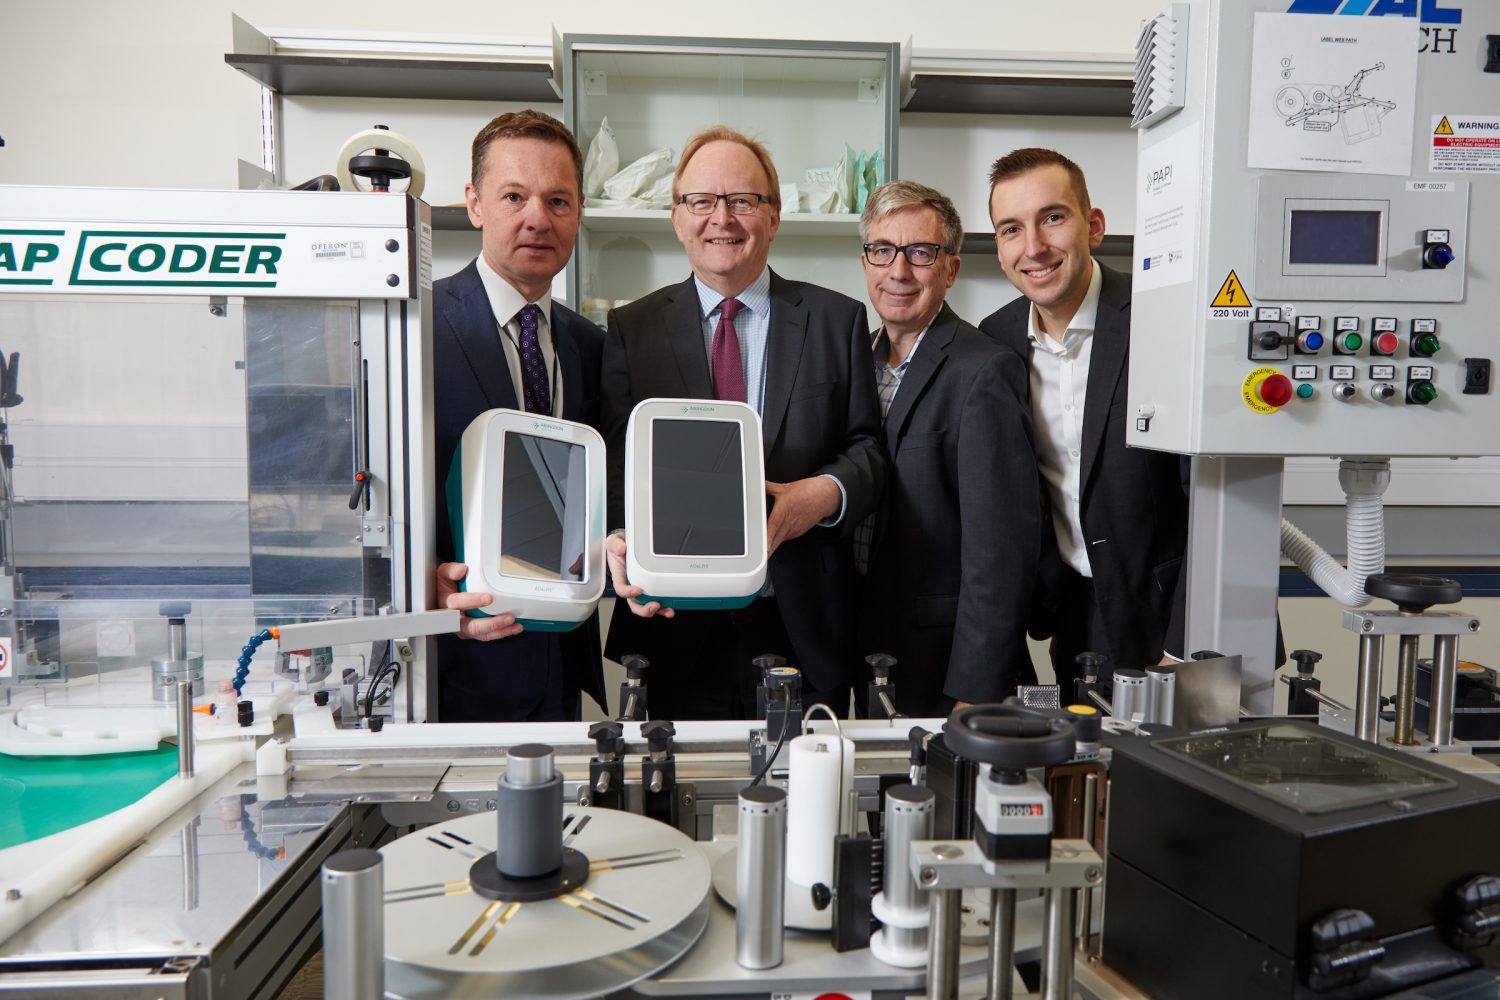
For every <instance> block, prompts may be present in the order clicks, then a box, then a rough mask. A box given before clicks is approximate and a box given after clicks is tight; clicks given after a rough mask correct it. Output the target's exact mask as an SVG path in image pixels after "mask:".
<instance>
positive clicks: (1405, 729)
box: [1391, 635, 1418, 747]
mask: <svg viewBox="0 0 1500 1000" xmlns="http://www.w3.org/2000/svg"><path fill="white" fill-rule="evenodd" d="M1417 642H1418V637H1417V636H1414V635H1403V636H1402V637H1401V645H1400V647H1399V648H1398V650H1397V653H1396V731H1395V733H1394V734H1392V736H1391V742H1393V743H1395V744H1396V745H1397V746H1402V747H1410V746H1416V745H1417V737H1416V735H1415V733H1414V729H1415V727H1414V723H1415V722H1416V715H1417Z"/></svg>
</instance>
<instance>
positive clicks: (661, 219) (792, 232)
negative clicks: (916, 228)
mask: <svg viewBox="0 0 1500 1000" xmlns="http://www.w3.org/2000/svg"><path fill="white" fill-rule="evenodd" d="M583 225H584V228H585V229H588V230H590V231H591V232H596V233H639V232H642V231H646V232H650V231H653V230H662V231H666V230H669V229H671V228H672V213H671V212H670V211H668V210H667V209H664V208H586V209H584V212H583ZM858 232H859V216H858V215H855V214H853V213H848V214H844V213H839V214H828V213H823V212H795V213H787V212H783V213H781V229H780V233H781V234H782V235H787V236H850V235H855V234H857V233H858Z"/></svg>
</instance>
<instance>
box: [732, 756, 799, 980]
mask: <svg viewBox="0 0 1500 1000" xmlns="http://www.w3.org/2000/svg"><path fill="white" fill-rule="evenodd" d="M785 897H786V791H785V790H784V789H781V788H772V787H770V786H768V785H756V786H754V787H752V788H747V789H745V790H744V791H742V792H740V832H739V857H738V858H737V859H736V863H735V908H734V960H735V961H736V962H738V963H739V964H740V965H741V966H743V967H744V968H747V969H774V968H775V967H776V966H778V965H780V964H781V949H782V939H783V937H784V936H785V926H786V923H785V908H786V898H785Z"/></svg>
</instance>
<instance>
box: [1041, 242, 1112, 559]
mask: <svg viewBox="0 0 1500 1000" xmlns="http://www.w3.org/2000/svg"><path fill="white" fill-rule="evenodd" d="M1103 283H1104V274H1103V272H1102V271H1100V270H1099V264H1098V263H1097V262H1094V276H1093V278H1091V279H1090V281H1089V290H1088V294H1086V295H1085V296H1084V297H1083V302H1082V303H1081V304H1080V305H1079V307H1078V312H1077V313H1075V314H1074V316H1073V318H1072V319H1071V320H1069V321H1068V325H1067V328H1066V330H1065V332H1064V334H1063V338H1062V343H1060V344H1059V343H1058V342H1057V341H1056V340H1053V339H1052V337H1051V336H1049V335H1048V334H1046V333H1044V332H1043V331H1042V329H1041V328H1040V327H1039V326H1038V325H1037V316H1036V306H1034V305H1033V306H1032V307H1031V310H1030V312H1028V314H1027V316H1028V320H1027V324H1026V336H1027V338H1028V339H1030V341H1031V416H1032V420H1033V422H1034V423H1035V425H1036V457H1037V464H1038V465H1039V466H1040V467H1041V470H1042V479H1043V480H1044V481H1045V482H1046V484H1047V498H1048V500H1049V501H1050V502H1051V505H1052V527H1053V530H1054V531H1056V533H1057V547H1058V550H1059V552H1060V553H1061V555H1062V558H1063V561H1064V562H1066V563H1067V564H1068V565H1069V566H1072V567H1073V568H1074V569H1075V570H1077V571H1078V572H1079V573H1081V574H1083V575H1084V576H1086V577H1089V578H1092V577H1093V575H1094V571H1093V569H1092V568H1091V567H1090V566H1089V553H1088V545H1087V544H1086V543H1085V541H1084V538H1083V520H1082V516H1081V508H1080V507H1079V503H1080V500H1081V498H1082V494H1083V485H1082V483H1081V482H1080V481H1079V479H1080V472H1081V468H1082V458H1081V456H1082V454H1083V403H1084V398H1085V396H1087V394H1088V385H1089V354H1090V352H1091V350H1092V348H1093V345H1094V323H1095V320H1096V319H1097V316H1098V312H1099V288H1100V286H1101V285H1102V284H1103Z"/></svg>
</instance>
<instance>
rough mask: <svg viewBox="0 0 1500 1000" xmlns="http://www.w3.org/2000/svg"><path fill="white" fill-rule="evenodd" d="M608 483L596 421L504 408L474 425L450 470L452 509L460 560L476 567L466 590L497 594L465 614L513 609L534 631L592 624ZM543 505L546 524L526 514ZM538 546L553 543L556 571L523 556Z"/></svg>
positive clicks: (600, 586)
mask: <svg viewBox="0 0 1500 1000" xmlns="http://www.w3.org/2000/svg"><path fill="white" fill-rule="evenodd" d="M549 443H551V445H552V447H550V448H548V447H547V445H548V444H549ZM544 449H545V451H550V452H551V454H550V455H549V454H546V453H545V451H544ZM559 462H561V463H565V464H566V467H565V468H558V467H557V466H558V463H559ZM517 463H519V464H517ZM543 470H545V471H546V473H547V474H546V475H541V474H540V473H541V471H543ZM531 472H537V473H538V474H537V475H530V474H529V473H531ZM604 484H605V480H604V439H603V438H601V437H600V436H599V432H598V431H596V430H594V429H593V428H592V427H588V426H586V425H584V424H579V423H574V422H573V421H571V420H558V419H554V418H551V417H544V416H540V415H538V414H535V413H523V412H521V411H518V410H504V409H496V410H486V411H485V412H484V413H481V414H480V415H479V416H477V417H475V418H474V419H473V420H472V421H470V423H469V426H468V427H467V428H466V429H465V430H464V434H463V437H462V438H461V439H460V440H459V445H458V453H457V455H456V456H455V460H454V462H453V465H452V467H451V469H450V471H449V474H448V482H447V484H446V492H447V502H448V513H449V520H450V523H451V524H452V527H453V547H454V553H455V557H456V558H457V559H459V560H460V561H462V562H464V563H466V564H467V565H468V567H469V573H468V575H467V576H466V577H465V578H464V579H463V580H462V581H460V586H461V587H462V589H463V590H464V591H466V592H473V591H478V592H482V593H487V594H489V595H491V596H492V597H493V598H494V600H493V602H492V603H491V604H490V605H489V606H488V607H486V608H478V609H473V610H470V611H468V612H466V613H467V614H468V615H470V616H471V617H488V616H491V615H495V614H500V613H510V614H514V615H515V616H516V619H517V620H518V621H520V622H521V623H522V624H523V625H525V626H526V628H527V629H528V630H530V631H534V632H566V631H569V630H571V629H574V628H576V627H577V626H578V625H579V624H580V623H581V622H584V621H587V620H588V618H589V616H590V615H592V614H593V613H594V609H595V608H596V607H598V605H599V599H600V598H601V597H602V596H603V595H604V535H605V530H604V511H605V502H604V497H605V486H604ZM507 502H509V504H510V506H507ZM580 504H581V505H582V513H581V514H579V513H576V510H577V505H580ZM538 507H541V508H542V517H541V522H540V525H539V524H538V522H537V521H536V519H534V518H528V517H527V516H526V515H527V511H528V510H535V509H537V508H538ZM570 512H572V513H570ZM539 528H544V529H545V530H543V531H540V533H539ZM538 545H540V546H542V547H543V548H544V549H545V548H549V547H550V548H552V549H553V551H554V552H555V558H556V562H557V565H556V568H555V569H554V568H553V567H552V566H551V565H550V562H551V560H550V559H549V560H548V563H542V562H538V561H536V560H529V559H526V558H525V555H529V554H535V553H536V552H537V549H536V547H537V546H538ZM523 553H524V554H523ZM570 554H576V558H577V560H578V561H577V562H572V563H569V562H568V561H567V556H568V555H570ZM565 563H566V565H565ZM574 567H576V569H575V568H574ZM569 577H571V579H570V578H569Z"/></svg>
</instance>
